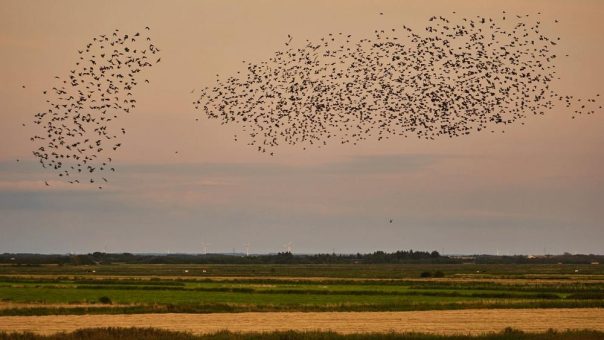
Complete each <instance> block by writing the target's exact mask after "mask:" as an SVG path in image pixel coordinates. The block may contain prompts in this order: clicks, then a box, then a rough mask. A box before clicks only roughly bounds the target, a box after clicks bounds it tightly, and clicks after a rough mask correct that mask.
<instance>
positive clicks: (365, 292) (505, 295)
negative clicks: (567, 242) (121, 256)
mask: <svg viewBox="0 0 604 340" xmlns="http://www.w3.org/2000/svg"><path fill="white" fill-rule="evenodd" d="M49 288H52V287H49ZM58 288H63V287H58ZM75 288H76V289H116V290H178V291H193V292H229V293H250V294H306V295H308V294H310V295H394V296H442V297H472V298H488V299H548V300H555V299H561V297H560V296H559V295H556V294H551V293H536V294H514V293H507V292H491V293H486V292H485V293H463V292H439V291H436V292H430V291H405V292H403V291H383V290H350V289H347V290H344V289H343V290H324V289H322V290H319V289H255V288H248V287H194V288H185V287H174V286H129V285H126V286H119V285H82V286H76V287H75ZM577 296H580V297H576V298H575V299H601V298H602V294H601V293H600V294H594V295H593V296H595V297H593V298H592V297H590V296H591V295H590V294H582V295H578V294H577Z"/></svg>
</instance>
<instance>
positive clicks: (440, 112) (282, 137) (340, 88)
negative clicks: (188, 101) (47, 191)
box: [193, 12, 602, 155]
mask: <svg viewBox="0 0 604 340" xmlns="http://www.w3.org/2000/svg"><path fill="white" fill-rule="evenodd" d="M380 14H382V13H380ZM453 16H454V17H455V18H454V19H448V18H445V17H442V16H434V17H431V18H429V20H428V26H427V27H425V29H424V30H423V31H421V32H417V31H414V30H413V29H411V28H410V27H407V26H405V25H402V26H401V27H399V28H391V29H387V30H386V29H380V30H375V31H374V32H373V34H372V36H371V37H370V38H363V39H355V38H353V37H352V35H350V34H346V33H330V34H328V35H326V36H324V37H322V38H320V39H319V40H316V41H311V40H306V41H305V42H304V43H301V44H299V46H294V45H295V44H294V42H295V40H294V39H293V37H292V36H291V35H288V39H287V41H286V43H285V48H284V49H283V50H279V51H276V52H275V53H274V55H273V56H272V57H271V58H269V59H268V60H265V61H262V62H258V63H252V62H247V63H246V62H245V61H244V63H246V64H247V65H246V66H247V67H246V69H247V71H243V72H237V74H233V75H231V76H229V77H226V78H220V77H219V76H218V75H217V76H218V78H217V79H216V84H215V85H213V86H208V87H205V88H203V89H202V90H201V95H200V96H199V98H198V99H197V100H195V101H194V102H193V104H194V106H195V109H197V110H199V111H200V112H201V113H202V114H205V116H207V117H208V118H211V119H220V121H221V123H222V124H237V125H239V126H240V129H241V131H244V132H245V134H246V137H247V142H248V144H249V145H251V146H252V147H254V148H257V150H258V151H260V152H265V153H269V154H270V155H274V147H276V146H278V145H280V144H290V145H301V146H302V147H304V148H306V147H307V146H311V145H314V146H318V147H321V146H323V145H327V144H328V142H335V143H354V144H357V143H359V142H361V141H364V140H367V139H369V138H373V139H377V140H382V139H386V138H390V137H393V136H396V137H409V136H417V137H419V138H425V139H435V138H436V137H438V136H448V137H452V138H453V137H459V136H464V135H468V134H470V133H472V132H475V131H476V132H478V131H483V130H486V131H491V132H495V131H496V130H499V129H500V128H501V130H502V132H504V131H505V130H503V128H504V127H505V126H506V125H509V124H513V123H516V122H520V123H522V124H524V122H523V120H524V119H525V118H527V116H529V115H543V114H545V113H546V112H547V111H548V110H550V109H552V108H554V107H556V106H560V105H562V106H564V107H566V108H567V109H568V110H572V111H573V118H574V116H575V115H577V114H592V113H594V112H595V110H596V109H598V105H597V104H596V99H595V97H594V98H590V99H581V98H576V97H573V96H568V95H561V94H559V93H557V92H556V91H555V90H554V89H553V88H552V86H551V85H552V83H553V82H554V81H555V80H556V79H559V77H558V75H557V72H556V60H557V59H558V58H560V56H559V55H558V54H557V52H556V49H557V47H558V43H559V38H553V37H549V36H547V35H546V34H545V33H544V32H543V31H542V27H541V22H540V20H539V18H538V17H537V18H533V17H531V16H529V15H512V14H508V13H506V12H503V13H501V16H500V17H499V18H495V19H494V18H488V17H481V16H478V17H474V18H462V17H458V16H457V15H456V14H455V12H454V13H453ZM555 23H557V21H555V22H553V23H552V24H555ZM597 96H599V95H597ZM599 108H600V109H601V108H602V107H601V106H599ZM196 120H199V118H196ZM234 138H235V140H239V139H240V138H241V137H238V136H237V135H235V136H234Z"/></svg>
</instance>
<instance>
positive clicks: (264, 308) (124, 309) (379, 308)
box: [0, 300, 604, 316]
mask: <svg viewBox="0 0 604 340" xmlns="http://www.w3.org/2000/svg"><path fill="white" fill-rule="evenodd" d="M508 308H604V301H581V300H571V301H548V300H542V301H526V302H519V303H516V302H514V303H505V302H503V303H502V302H494V301H487V302H484V301H479V302H464V303H442V304H434V303H433V304H427V303H424V304H422V303H409V304H401V303H391V304H389V303H382V304H369V303H367V304H346V303H341V304H332V305H312V304H288V305H274V304H264V305H256V304H229V303H203V304H178V305H172V304H161V305H159V304H158V305H133V306H119V307H118V306H110V305H109V306H103V307H100V306H99V307H80V306H78V307H25V308H6V309H0V316H34V315H38V316H39V315H85V314H146V313H242V312H390V311H392V312H395V311H421V310H459V309H508Z"/></svg>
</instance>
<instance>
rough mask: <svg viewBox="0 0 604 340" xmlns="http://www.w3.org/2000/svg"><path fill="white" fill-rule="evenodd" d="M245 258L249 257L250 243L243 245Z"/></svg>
mask: <svg viewBox="0 0 604 340" xmlns="http://www.w3.org/2000/svg"><path fill="white" fill-rule="evenodd" d="M245 256H250V243H249V242H246V243H245Z"/></svg>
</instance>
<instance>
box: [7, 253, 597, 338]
mask: <svg viewBox="0 0 604 340" xmlns="http://www.w3.org/2000/svg"><path fill="white" fill-rule="evenodd" d="M602 308H604V270H603V269H602V266H600V265H589V264H582V265H557V264H555V265H554V264H526V265H519V264H482V265H478V264H371V265H370V264H331V265H329V264H325V265H312V264H292V265H277V264H250V265H241V264H234V265H206V264H204V265H200V264H155V265H152V264H107V265H1V266H0V330H10V329H21V328H15V327H12V328H3V329H2V328H1V327H2V326H1V325H2V322H9V320H29V319H6V318H20V317H21V318H28V317H32V318H36V317H37V318H42V317H54V318H57V317H58V318H61V317H62V318H71V317H76V316H82V317H86V316H93V315H97V316H98V317H101V316H102V317H104V318H106V317H110V316H111V315H114V316H116V317H119V316H120V315H122V316H126V315H131V316H132V317H136V315H140V316H141V317H144V318H145V319H146V320H153V318H155V316H156V317H157V320H158V322H160V325H161V322H163V321H165V320H166V319H165V318H164V317H162V316H161V315H165V316H166V317H168V318H175V319H177V320H180V319H182V318H187V317H192V318H196V316H195V315H216V317H217V318H220V317H222V316H224V315H227V317H228V315H229V314H228V313H238V314H237V315H240V317H245V315H265V316H266V317H267V318H269V316H270V315H275V317H277V318H278V317H280V315H287V313H300V312H304V313H305V314H301V315H307V316H309V317H310V316H311V315H319V317H324V316H326V315H329V314H328V313H336V314H337V313H340V314H337V315H340V316H339V317H337V318H340V317H341V315H344V314H345V313H346V312H355V313H368V314H367V315H369V316H368V318H370V319H371V318H375V317H376V316H379V315H382V314H380V313H405V312H410V313H413V312H417V313H422V312H423V313H441V314H442V313H444V312H446V311H450V312H456V311H458V312H460V313H461V312H463V311H467V312H463V313H465V314H463V315H466V317H468V315H476V314H481V315H482V314H485V313H484V312H478V311H480V310H483V311H485V312H493V311H494V310H497V311H501V312H500V313H508V314H507V315H509V325H520V326H519V327H520V328H521V329H522V327H524V330H529V331H544V330H547V329H548V328H549V327H546V326H547V325H548V322H549V320H551V317H550V318H547V319H545V321H543V322H544V323H543V325H542V327H541V328H536V329H530V328H526V327H527V325H528V324H526V322H524V323H523V321H522V320H520V321H519V320H516V319H514V318H517V317H520V318H521V315H525V313H526V312H525V311H528V312H530V310H534V311H535V312H534V313H535V314H536V315H543V313H546V311H548V310H551V311H552V313H554V314H555V315H558V314H559V315H565V314H568V313H567V312H560V311H566V310H573V311H576V312H574V313H584V314H585V313H587V314H585V315H584V316H583V317H584V319H581V318H578V319H577V318H575V319H573V320H575V321H573V322H575V324H572V325H571V324H568V325H567V326H568V327H571V326H572V328H582V327H580V326H581V325H584V326H585V327H587V326H589V325H590V323H589V322H588V321H589V320H590V319H589V318H590V316H589V315H596V314H598V313H600V314H601V311H602ZM510 311H511V312H510ZM514 311H517V312H514ZM542 311H543V312H542ZM254 313H256V314H254ZM258 313H260V314H258ZM594 313H595V314H594ZM554 314H552V315H554ZM178 315H181V317H178ZM231 315H233V316H235V314H231ZM355 315H356V317H359V316H360V315H364V314H355ZM383 315H389V314H383ZM395 315H398V314H395ZM400 315H412V314H400ZM413 315H415V314H413ZM434 315H439V314H434ZM501 315H503V314H501ZM519 315H520V316H519ZM581 315H583V314H581ZM598 315H599V314H598ZM482 316H483V317H484V315H482ZM396 317H397V318H398V316H396ZM401 317H402V316H401ZM597 317H600V316H597ZM119 318H121V319H120V320H122V319H123V317H119ZM432 318H433V319H434V318H436V319H437V317H436V316H433V317H432ZM468 318H471V317H468ZM495 318H496V319H497V318H499V316H497V317H495ZM591 318H593V316H591ZM298 319H300V318H298ZM35 320H41V319H31V321H23V322H21V324H23V325H26V326H27V325H29V324H30V322H35ZM65 320H68V319H65ZM91 320H95V321H98V320H99V319H95V318H92V319H91ZM301 320H302V319H301ZM576 320H579V321H578V323H577V322H576ZM581 320H583V321H581ZM378 321H379V320H378ZM378 321H376V322H378ZM521 321H522V322H521ZM309 322H310V323H309V325H310V328H304V329H298V330H304V331H308V330H312V329H314V328H313V327H312V325H313V324H312V320H310V321H309ZM385 322H387V321H385ZM457 323H459V322H457ZM9 324H10V322H9ZM138 324H139V323H138V322H134V323H133V324H128V323H126V324H124V325H122V324H120V325H121V326H123V327H128V326H129V325H130V326H136V325H138ZM244 324H245V323H244ZM265 324H270V322H269V321H267V322H265ZM275 324H283V321H281V323H279V322H276V323H275ZM330 324H331V323H330ZM386 324H387V325H389V324H388V323H386ZM111 325H112V324H111V323H109V324H107V325H105V324H97V323H91V325H90V327H103V326H111ZM224 325H225V328H227V329H231V328H232V327H231V326H228V324H224ZM305 325H307V324H305ZM317 325H319V324H317ZM497 325H498V326H497V327H498V328H493V329H485V331H494V332H497V331H500V330H501V329H503V328H505V327H504V326H505V325H504V324H497ZM509 325H508V326H509ZM523 325H524V326H523ZM564 325H565V324H564V322H562V321H560V322H557V323H554V322H553V321H552V325H551V327H554V326H555V327H558V328H559V329H560V330H564V329H565V328H564ZM13 326H14V325H13ZM500 326H501V327H500ZM6 327H9V326H6ZM334 327H335V326H334ZM27 329H28V328H27V327H26V328H25V329H24V330H27ZM195 329H196V328H195ZM61 330H64V331H67V330H72V331H73V330H74V329H57V330H56V331H61ZM172 330H174V331H178V330H179V329H178V328H176V329H172ZM217 330H219V329H207V330H205V331H204V330H203V329H197V331H196V332H197V333H198V334H202V333H205V332H209V331H217ZM235 330H237V329H235ZM267 330H271V329H261V331H267ZM273 330H281V331H283V330H284V329H281V328H277V329H273ZM325 330H331V328H329V329H325ZM374 330H376V331H378V330H379V331H384V328H375V329H374ZM414 330H415V331H418V330H421V329H406V328H405V329H401V331H414ZM423 330H424V331H428V332H432V331H431V330H430V329H423ZM240 331H257V330H256V329H249V330H246V329H240Z"/></svg>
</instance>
